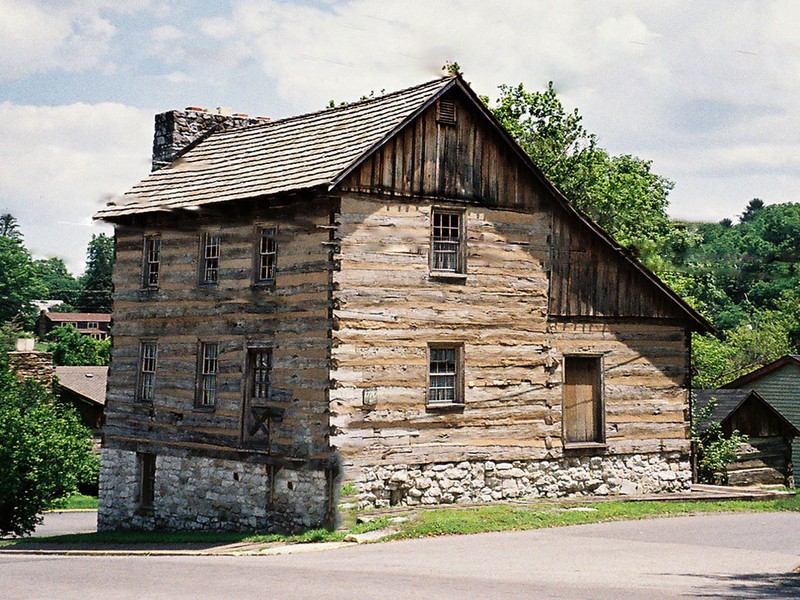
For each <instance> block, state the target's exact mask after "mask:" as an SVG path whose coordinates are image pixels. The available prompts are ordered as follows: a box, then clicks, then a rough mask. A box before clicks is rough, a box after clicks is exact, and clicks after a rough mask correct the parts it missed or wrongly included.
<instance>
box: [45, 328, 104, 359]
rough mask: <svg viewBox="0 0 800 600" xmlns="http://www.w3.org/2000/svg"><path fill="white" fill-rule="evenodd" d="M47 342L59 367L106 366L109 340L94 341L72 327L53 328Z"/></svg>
mask: <svg viewBox="0 0 800 600" xmlns="http://www.w3.org/2000/svg"><path fill="white" fill-rule="evenodd" d="M47 342H48V344H47V349H48V351H49V352H52V353H53V362H54V363H55V364H57V365H59V366H84V365H107V364H108V361H109V358H110V353H111V340H108V339H106V340H96V339H94V338H92V337H89V336H88V335H83V334H82V333H80V332H79V331H78V330H77V329H75V328H74V327H55V328H54V329H53V330H52V331H51V332H50V333H49V334H48V336H47Z"/></svg>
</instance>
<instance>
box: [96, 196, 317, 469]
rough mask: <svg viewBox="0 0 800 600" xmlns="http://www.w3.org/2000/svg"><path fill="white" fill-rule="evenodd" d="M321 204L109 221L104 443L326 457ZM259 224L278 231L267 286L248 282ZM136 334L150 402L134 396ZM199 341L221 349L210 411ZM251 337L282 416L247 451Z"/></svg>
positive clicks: (279, 456)
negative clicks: (147, 281) (112, 238)
mask: <svg viewBox="0 0 800 600" xmlns="http://www.w3.org/2000/svg"><path fill="white" fill-rule="evenodd" d="M330 211H331V204H330V203H329V202H327V201H317V202H310V201H309V202H306V203H295V204H294V205H291V204H290V205H288V206H284V207H283V208H279V207H273V208H261V209H258V208H255V209H253V210H252V212H251V209H250V208H245V209H242V210H241V211H238V210H237V208H236V207H231V206H225V207H221V208H220V209H219V212H214V211H204V212H201V213H200V214H199V215H197V216H192V215H191V213H190V214H189V216H185V217H182V218H178V217H177V216H176V215H170V216H169V218H167V217H164V218H163V219H156V218H153V219H150V220H149V221H141V220H140V222H139V223H137V224H136V226H133V225H128V226H121V225H120V226H118V227H117V232H116V253H117V259H116V267H115V270H114V290H115V293H114V327H113V352H112V363H111V368H110V372H109V386H108V405H107V408H106V418H107V426H106V428H105V436H106V443H107V444H108V445H110V446H112V447H113V446H118V447H129V446H130V445H131V444H132V443H135V444H140V445H143V446H142V447H152V448H157V447H159V446H171V447H173V449H175V448H183V449H192V451H205V452H208V453H210V454H212V455H215V456H220V457H228V458H231V457H235V458H238V459H242V457H245V456H246V455H248V454H259V455H263V454H271V457H272V458H273V459H275V461H276V462H280V459H282V458H288V459H298V460H299V459H309V458H310V459H320V460H323V459H325V458H326V457H327V455H328V452H327V448H328V443H327V434H328V419H327V388H328V364H329V346H330V340H329V328H330V318H329V317H330V314H329V310H330V265H331V263H330V261H329V249H328V244H329V237H330V234H329V231H328V224H329V221H330ZM257 224H258V226H263V227H278V258H277V273H276V280H275V285H274V286H254V285H251V284H252V281H253V265H254V252H255V244H256V240H257V230H258V226H257ZM206 230H211V231H215V232H218V233H219V235H220V239H221V250H220V261H219V284H218V285H216V286H211V287H208V286H205V287H204V286H199V285H198V256H199V250H200V245H199V240H200V236H201V232H204V231H206ZM146 233H147V234H150V233H158V234H160V236H161V269H160V281H159V288H158V290H157V291H146V290H142V260H143V258H142V256H143V255H142V252H143V250H142V246H143V235H144V234H146ZM142 339H153V340H157V341H158V368H157V373H156V386H155V399H154V400H153V402H152V406H151V405H150V404H149V403H142V402H137V401H136V400H135V398H134V390H135V386H136V377H137V370H138V358H139V356H138V355H139V343H140V340H142ZM201 341H202V342H212V343H217V344H218V345H219V368H218V375H217V402H216V408H215V410H213V411H212V412H207V411H203V410H200V409H196V408H195V386H196V370H197V353H198V348H199V343H200V342H201ZM249 344H264V345H266V346H268V347H271V348H272V349H273V350H272V362H273V369H272V383H271V389H272V390H273V394H274V397H273V400H274V402H275V405H276V406H280V407H281V408H284V409H285V415H284V418H283V420H282V421H281V422H279V423H273V424H272V429H271V431H272V439H271V443H270V444H269V445H268V446H263V447H255V448H250V449H246V450H245V449H242V446H241V444H240V418H241V406H242V397H243V388H242V385H243V380H244V377H245V374H244V370H245V354H246V347H247V346H248V345H249ZM147 444H150V445H151V446H147ZM126 445H127V446H126ZM262 458H263V457H262ZM259 460H261V459H259Z"/></svg>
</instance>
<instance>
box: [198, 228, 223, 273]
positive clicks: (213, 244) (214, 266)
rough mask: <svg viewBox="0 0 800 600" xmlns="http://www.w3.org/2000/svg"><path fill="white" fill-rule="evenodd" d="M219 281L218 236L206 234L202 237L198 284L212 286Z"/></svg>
mask: <svg viewBox="0 0 800 600" xmlns="http://www.w3.org/2000/svg"><path fill="white" fill-rule="evenodd" d="M218 281H219V234H216V233H206V234H205V235H204V236H203V243H202V260H201V262H200V283H201V284H205V285H213V284H216V283H217V282H218Z"/></svg>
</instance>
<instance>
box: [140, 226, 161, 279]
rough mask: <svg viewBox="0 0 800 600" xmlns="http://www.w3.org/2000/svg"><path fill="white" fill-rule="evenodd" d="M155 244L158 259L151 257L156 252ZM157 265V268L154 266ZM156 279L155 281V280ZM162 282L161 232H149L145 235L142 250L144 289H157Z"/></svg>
mask: <svg viewBox="0 0 800 600" xmlns="http://www.w3.org/2000/svg"><path fill="white" fill-rule="evenodd" d="M153 245H155V254H156V256H157V258H156V260H152V259H151V257H152V255H153V254H154V252H153ZM153 265H155V268H153ZM154 279H155V281H154ZM160 284H161V234H160V233H148V234H145V236H144V241H143V252H142V289H145V290H157V289H158V287H159V285H160Z"/></svg>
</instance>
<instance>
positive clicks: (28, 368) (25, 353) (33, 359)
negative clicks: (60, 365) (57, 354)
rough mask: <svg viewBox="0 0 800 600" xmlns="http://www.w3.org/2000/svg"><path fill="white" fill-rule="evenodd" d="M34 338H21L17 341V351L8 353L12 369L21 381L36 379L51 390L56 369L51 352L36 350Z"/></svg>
mask: <svg viewBox="0 0 800 600" xmlns="http://www.w3.org/2000/svg"><path fill="white" fill-rule="evenodd" d="M33 344H34V343H33V339H30V338H20V339H18V340H17V343H16V351H15V352H9V353H8V362H9V364H10V365H11V369H12V370H13V371H14V372H15V373H16V374H17V378H18V379H20V380H21V381H25V380H27V379H34V380H36V381H38V382H39V383H40V384H42V385H43V386H44V387H46V388H47V389H49V390H52V389H53V377H54V376H55V373H56V369H55V367H54V366H53V354H52V353H51V352H39V351H37V350H34V345H33Z"/></svg>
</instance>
